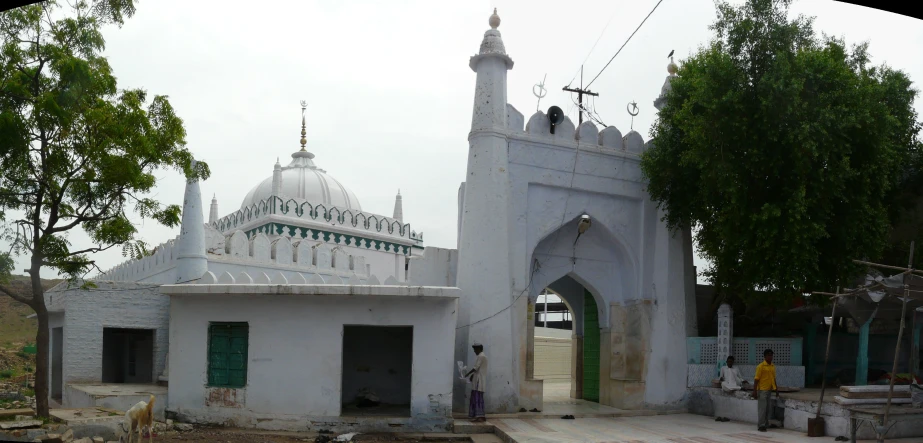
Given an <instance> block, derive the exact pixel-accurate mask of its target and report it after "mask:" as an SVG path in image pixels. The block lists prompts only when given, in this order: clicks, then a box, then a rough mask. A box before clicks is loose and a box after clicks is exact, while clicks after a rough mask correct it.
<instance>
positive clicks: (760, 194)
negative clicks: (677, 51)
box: [641, 0, 920, 306]
mask: <svg viewBox="0 0 923 443" xmlns="http://www.w3.org/2000/svg"><path fill="white" fill-rule="evenodd" d="M790 4H791V0H747V1H746V2H745V3H744V4H742V5H740V6H732V5H730V4H728V3H723V2H722V3H719V4H718V18H717V20H716V21H715V23H714V24H713V25H712V26H711V28H710V29H712V30H713V31H714V33H715V38H714V39H713V40H712V41H711V42H710V43H709V44H708V45H706V46H703V47H701V48H700V49H699V50H698V51H697V52H696V53H695V54H694V55H692V56H691V57H690V58H689V59H687V60H685V61H684V63H683V65H682V67H681V68H680V70H679V72H678V77H676V78H675V79H674V80H673V81H672V90H671V92H669V93H668V94H667V102H666V106H665V108H664V109H663V110H662V111H661V113H660V116H659V119H658V121H657V122H655V124H654V126H653V128H652V134H651V135H652V139H653V145H654V147H653V148H651V149H650V150H648V151H647V152H645V153H644V155H643V158H642V163H641V166H642V169H643V171H644V174H645V176H646V177H647V179H648V180H649V186H648V190H649V192H650V194H651V197H652V198H653V199H654V200H655V201H657V202H658V203H659V205H660V206H661V207H662V208H663V209H664V211H665V214H666V215H665V218H666V221H667V222H668V224H669V225H670V226H671V227H673V228H676V227H682V226H691V227H693V228H694V229H695V231H696V234H695V237H696V241H697V243H698V249H699V252H700V253H701V254H702V256H703V257H705V258H707V259H708V260H710V261H711V263H712V266H711V268H710V269H708V270H706V271H705V275H706V276H707V277H708V279H709V280H710V281H711V282H712V284H714V285H715V286H716V289H717V291H718V293H719V294H724V295H725V296H728V295H732V296H734V297H741V298H743V299H748V298H753V299H755V300H754V301H760V302H761V303H763V304H769V305H776V306H779V305H783V304H785V303H790V302H791V300H792V297H795V296H800V295H801V293H802V291H804V290H822V291H829V290H831V289H832V288H834V287H835V286H836V285H837V284H838V283H843V282H846V281H848V279H849V278H850V277H854V276H855V275H857V273H858V272H860V271H861V269H860V268H858V267H857V266H856V265H855V264H853V263H852V260H853V259H861V258H875V257H879V256H881V254H882V252H883V250H884V249H885V247H886V246H887V244H888V237H889V232H890V228H891V224H892V222H894V221H895V220H896V217H897V216H896V215H895V214H896V213H897V212H899V211H897V210H895V208H896V207H897V206H896V205H897V203H898V201H899V200H901V198H903V199H904V201H905V202H906V200H907V199H906V195H905V193H904V192H903V190H904V188H906V187H908V186H913V183H914V182H917V183H918V182H919V178H916V177H915V176H916V174H915V173H913V168H915V167H916V166H917V165H918V164H919V161H918V160H917V157H918V155H917V153H918V152H919V147H920V140H919V139H918V134H919V131H920V125H919V123H918V122H917V118H916V117H917V115H916V112H915V111H914V109H913V102H914V99H915V97H916V91H915V90H914V89H913V88H912V87H911V81H910V79H909V78H908V77H907V76H906V75H905V74H904V73H902V72H900V71H896V70H893V69H890V68H888V67H887V66H873V65H872V64H871V63H870V61H869V54H868V51H867V49H868V45H867V44H861V45H858V46H854V47H852V48H847V47H846V45H845V43H844V42H843V41H842V40H839V39H836V38H831V37H828V36H823V37H818V36H816V35H815V32H814V30H813V28H812V21H813V20H812V19H810V18H805V17H803V16H799V17H796V18H794V19H790V18H789V14H788V9H789V6H790ZM899 197H900V198H899ZM905 249H906V247H905ZM757 290H759V292H757ZM757 294H759V295H757ZM814 298H817V297H814Z"/></svg>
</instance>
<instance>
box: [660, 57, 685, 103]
mask: <svg viewBox="0 0 923 443" xmlns="http://www.w3.org/2000/svg"><path fill="white" fill-rule="evenodd" d="M677 72H679V67H678V66H676V63H674V62H673V56H670V64H668V65H667V74H668V75H667V78H666V80H664V81H663V86H662V87H661V88H660V96H659V97H657V99H656V100H654V107H655V108H657V110H658V111H660V110H662V109H663V107H664V106H665V105H666V104H667V93H668V92H670V90H671V89H672V85H671V84H670V82H672V81H673V79H674V78H675V77H676V73H677Z"/></svg>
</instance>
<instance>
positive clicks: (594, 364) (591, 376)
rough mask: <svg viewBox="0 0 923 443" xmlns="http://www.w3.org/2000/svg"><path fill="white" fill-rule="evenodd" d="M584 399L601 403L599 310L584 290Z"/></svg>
mask: <svg viewBox="0 0 923 443" xmlns="http://www.w3.org/2000/svg"><path fill="white" fill-rule="evenodd" d="M583 399H584V400H587V401H592V402H597V403H599V311H598V310H597V309H596V300H595V299H594V298H593V294H590V291H587V290H586V289H584V290H583Z"/></svg>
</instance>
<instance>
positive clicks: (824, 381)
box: [814, 286, 840, 418]
mask: <svg viewBox="0 0 923 443" xmlns="http://www.w3.org/2000/svg"><path fill="white" fill-rule="evenodd" d="M836 293H837V294H839V293H840V287H839V286H837V287H836ZM838 302H839V297H834V298H833V309H832V310H831V311H830V326H829V327H828V328H827V351H826V352H825V353H824V372H823V374H824V375H823V376H822V377H823V378H821V380H820V401H818V402H817V414H816V415H815V416H814V418H818V417H820V408H821V406H822V405H823V404H824V390H825V389H826V388H827V362H828V361H829V360H830V341H831V339H832V338H833V319H834V318H836V304H837V303H838Z"/></svg>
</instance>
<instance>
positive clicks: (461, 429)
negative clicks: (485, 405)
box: [452, 419, 495, 434]
mask: <svg viewBox="0 0 923 443" xmlns="http://www.w3.org/2000/svg"><path fill="white" fill-rule="evenodd" d="M494 429H495V428H494V425H492V424H490V422H484V423H471V422H470V421H468V420H467V419H465V420H455V422H454V424H453V425H452V432H454V433H455V434H493V433H494Z"/></svg>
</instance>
